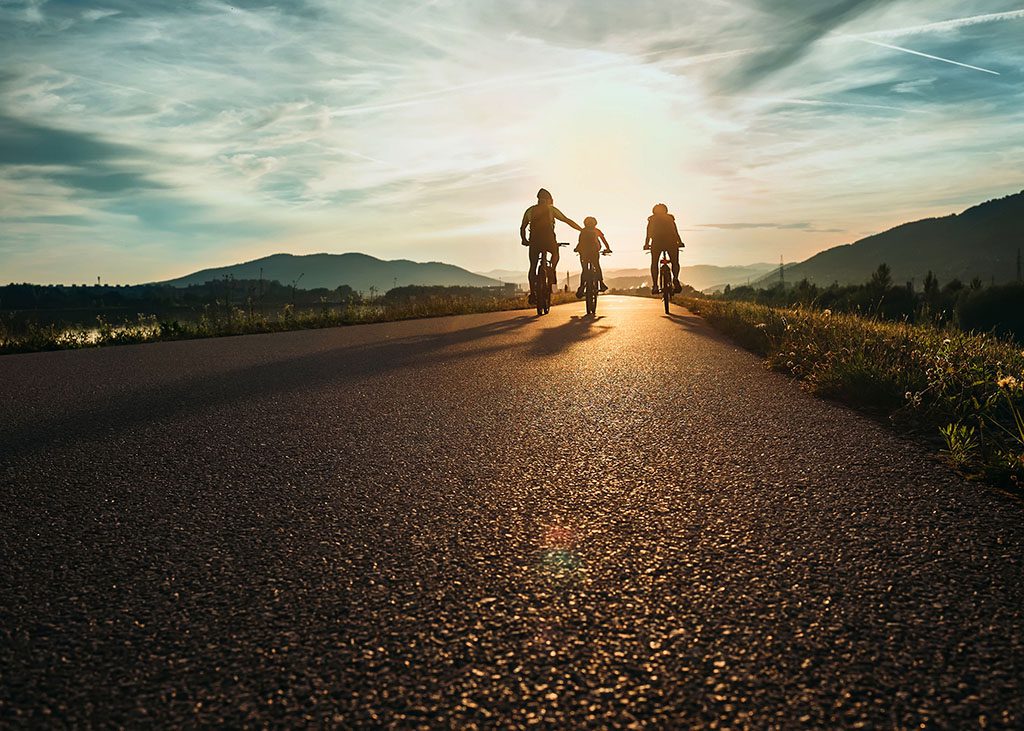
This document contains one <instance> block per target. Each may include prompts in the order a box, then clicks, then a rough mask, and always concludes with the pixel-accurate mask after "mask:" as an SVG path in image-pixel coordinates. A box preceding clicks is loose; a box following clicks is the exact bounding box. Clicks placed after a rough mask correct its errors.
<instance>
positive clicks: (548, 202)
mask: <svg viewBox="0 0 1024 731" xmlns="http://www.w3.org/2000/svg"><path fill="white" fill-rule="evenodd" d="M556 220H557V221H561V222H562V223H567V224H569V225H570V226H572V227H573V228H574V229H576V230H577V231H582V230H583V229H582V228H581V227H580V225H579V224H577V223H576V222H575V221H572V220H570V219H568V218H566V217H565V215H564V214H563V213H562V212H561V211H560V210H558V209H557V208H555V201H554V199H553V198H552V197H551V194H550V193H549V192H547V191H546V190H544V188H541V189H540V190H538V191H537V205H535V206H530V207H529V208H527V209H526V213H524V214H523V223H522V225H521V226H520V227H519V238H520V239H521V240H522V244H523V246H529V247H530V272H529V277H530V304H531V305H532V304H535V302H534V297H533V281H534V279H536V277H537V260H538V259H540V258H541V256H542V255H543V253H544V252H545V251H549V252H551V266H552V267H553V268H557V267H558V241H557V240H556V239H555V221H556ZM527 226H529V227H530V236H529V239H527V236H526V227H527Z"/></svg>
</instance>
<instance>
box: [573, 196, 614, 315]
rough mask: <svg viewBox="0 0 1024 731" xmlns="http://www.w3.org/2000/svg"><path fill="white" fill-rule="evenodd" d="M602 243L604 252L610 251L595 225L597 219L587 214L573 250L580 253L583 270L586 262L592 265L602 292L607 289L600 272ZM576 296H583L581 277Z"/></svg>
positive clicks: (608, 252)
mask: <svg viewBox="0 0 1024 731" xmlns="http://www.w3.org/2000/svg"><path fill="white" fill-rule="evenodd" d="M602 243H603V244H604V253H605V254H610V253H612V250H611V248H610V247H609V246H608V239H606V238H605V237H604V234H603V233H601V229H599V228H598V227H597V219H596V218H594V217H593V216H587V217H586V218H584V219H583V230H582V231H580V242H579V243H578V244H576V249H575V251H576V252H577V253H579V255H580V266H581V267H582V268H583V269H584V270H585V269H586V268H587V263H588V262H589V263H590V265H591V266H593V267H594V271H596V272H597V280H598V282H600V289H601V291H602V292H604V291H606V290H607V289H608V287H607V286H605V283H604V274H602V273H601V244H602ZM576 297H578V298H579V297H583V277H582V276H581V277H580V286H579V289H577V290H576Z"/></svg>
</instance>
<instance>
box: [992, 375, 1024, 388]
mask: <svg viewBox="0 0 1024 731" xmlns="http://www.w3.org/2000/svg"><path fill="white" fill-rule="evenodd" d="M996 385H997V386H999V388H1005V389H1006V390H1007V391H1016V390H1017V388H1019V387H1020V386H1021V385H1022V384H1021V382H1020V381H1018V380H1017V379H1016V378H1014V377H1013V376H1003V377H1002V378H1000V379H999V380H998V381H996Z"/></svg>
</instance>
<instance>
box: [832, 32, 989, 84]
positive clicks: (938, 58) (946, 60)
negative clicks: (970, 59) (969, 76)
mask: <svg viewBox="0 0 1024 731" xmlns="http://www.w3.org/2000/svg"><path fill="white" fill-rule="evenodd" d="M850 38H856V39H857V40H858V41H862V42H863V43H870V44H871V45H872V46H881V47H882V48H890V49H892V50H893V51H902V52H903V53H909V54H912V55H914V56H920V57H921V58H930V59H931V60H933V61H942V62H943V63H951V64H953V65H954V66H962V67H963V68H965V69H971V70H972V71H981V72H983V73H986V74H992V75H993V76H999V75H1000V74H999V72H998V71H993V70H991V69H983V68H981V66H971V65H970V64H969V63H960V62H959V61H954V60H952V59H950V58H943V57H942V56H933V55H931V54H930V53H921V51H915V50H913V49H910V48H903V47H902V46H894V45H892V44H891V43H882V42H881V41H873V40H871V39H869V38H862V37H860V36H850Z"/></svg>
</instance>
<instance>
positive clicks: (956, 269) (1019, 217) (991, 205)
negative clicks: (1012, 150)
mask: <svg viewBox="0 0 1024 731" xmlns="http://www.w3.org/2000/svg"><path fill="white" fill-rule="evenodd" d="M1020 248H1024V191H1022V192H1020V193H1015V194H1013V195H1009V196H1007V197H1005V198H998V199H996V200H990V201H988V202H986V203H982V204H980V205H977V206H974V207H973V208H968V209H967V210H966V211H964V212H963V213H960V214H952V215H949V216H944V217H942V218H927V219H924V220H921V221H914V222H913V223H905V224H903V225H901V226H897V227H896V228H892V229H889V230H888V231H885V232H883V233H880V234H876V235H874V236H869V237H867V238H865V239H861V240H859V241H857V242H855V243H852V244H846V245H844V246H836V247H835V248H832V249H827V250H825V251H822V252H821V253H819V254H816V255H814V256H812V257H811V258H810V259H807V260H806V261H803V262H800V263H799V264H791V265H789V266H787V267H785V276H786V280H787V281H789V282H796V281H799V280H801V279H804V278H807V279H808V280H809V281H811V282H814V283H815V284H818V285H829V284H831V283H832V282H839V284H860V283H862V282H865V281H867V280H868V278H869V277H870V276H871V272H873V271H874V270H875V269H877V268H878V265H879V264H883V263H884V264H888V265H889V267H890V268H891V269H892V279H893V281H894V282H905V281H911V280H915V281H917V282H918V283H920V282H921V281H922V280H923V279H924V277H925V275H926V274H927V273H928V272H929V271H931V272H933V273H934V274H935V275H936V276H937V277H938V279H939V281H940V282H943V283H944V282H948V281H949V280H951V279H954V278H958V279H960V280H962V281H965V282H966V281H969V280H971V279H973V278H974V277H980V278H981V279H982V281H984V282H985V283H986V284H987V283H989V282H995V283H997V284H998V283H1005V282H1008V281H1011V280H1013V279H1014V278H1015V277H1016V261H1017V251H1018V249H1020ZM777 280H778V273H777V271H774V272H771V273H769V274H767V275H765V276H763V277H761V278H760V279H758V280H757V281H755V282H754V283H753V284H754V285H755V286H767V285H770V284H772V283H774V282H775V281H777Z"/></svg>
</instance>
